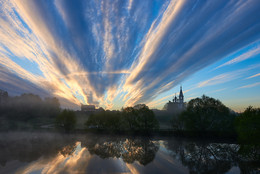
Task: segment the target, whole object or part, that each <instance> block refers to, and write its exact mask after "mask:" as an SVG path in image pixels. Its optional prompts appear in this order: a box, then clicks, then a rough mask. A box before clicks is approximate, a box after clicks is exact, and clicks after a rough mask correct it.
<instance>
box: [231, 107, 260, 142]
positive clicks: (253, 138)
mask: <svg viewBox="0 0 260 174" xmlns="http://www.w3.org/2000/svg"><path fill="white" fill-rule="evenodd" d="M235 125H236V131H237V133H238V138H239V140H240V141H241V142H246V143H249V144H258V145H260V108H253V107H252V106H249V107H248V108H247V109H246V110H245V111H244V112H243V113H242V114H241V115H240V116H238V117H237V118H236V121H235Z"/></svg>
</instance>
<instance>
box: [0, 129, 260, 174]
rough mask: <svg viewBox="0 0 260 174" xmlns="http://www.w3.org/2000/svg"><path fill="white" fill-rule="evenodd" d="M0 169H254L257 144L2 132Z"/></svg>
mask: <svg viewBox="0 0 260 174" xmlns="http://www.w3.org/2000/svg"><path fill="white" fill-rule="evenodd" d="M0 154H1V155H0V173H226V172H230V171H231V170H232V169H234V167H235V168H237V171H238V172H239V170H240V171H241V172H242V173H257V172H259V148H258V147H256V146H254V147H252V146H240V145H237V144H223V143H205V142H204V143H203V142H188V141H181V140H176V139H174V138H170V139H166V138H164V139H163V140H162V139H159V138H156V139H150V138H147V137H138V138H133V137H110V136H100V135H98V136H97V135H62V134H61V135H60V134H54V133H39V134H36V133H1V134H0Z"/></svg>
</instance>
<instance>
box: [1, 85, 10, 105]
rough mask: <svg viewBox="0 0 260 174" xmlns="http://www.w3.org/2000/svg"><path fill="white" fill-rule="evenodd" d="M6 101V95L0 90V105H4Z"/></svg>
mask: <svg viewBox="0 0 260 174" xmlns="http://www.w3.org/2000/svg"><path fill="white" fill-rule="evenodd" d="M7 100H8V93H7V92H6V91H3V90H1V89H0V105H2V104H6V102H7Z"/></svg>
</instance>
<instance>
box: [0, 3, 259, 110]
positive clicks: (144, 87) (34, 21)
mask: <svg viewBox="0 0 260 174" xmlns="http://www.w3.org/2000/svg"><path fill="white" fill-rule="evenodd" d="M259 9H260V1H258V0H229V1H226V0H218V1H204V0H164V1H162V0H149V1H148V0H147V1H146V0H88V1H81V0H73V1H69V0H17V1H15V0H9V1H8V0H2V1H0V89H2V90H6V91H8V93H9V95H13V96H14V95H20V94H22V93H34V94H37V95H39V96H41V97H46V96H55V97H57V98H58V99H59V100H60V103H61V105H62V107H64V108H72V109H79V107H80V105H81V104H94V105H96V106H97V107H103V108H106V109H120V108H122V107H126V106H133V105H135V104H138V103H145V104H147V105H148V106H149V107H150V108H157V109H161V108H162V107H163V106H164V104H165V103H166V102H168V100H172V98H173V97H174V96H175V93H176V95H178V92H179V90H180V86H181V85H182V88H183V91H184V100H185V101H186V102H188V101H189V100H190V99H192V98H196V97H200V96H202V95H203V94H205V95H208V96H210V97H214V98H216V99H219V100H221V101H222V102H223V103H224V104H225V105H226V106H228V107H230V108H231V109H233V110H235V111H237V112H242V111H243V110H244V109H245V108H246V107H248V106H249V105H251V106H254V107H260V10H259Z"/></svg>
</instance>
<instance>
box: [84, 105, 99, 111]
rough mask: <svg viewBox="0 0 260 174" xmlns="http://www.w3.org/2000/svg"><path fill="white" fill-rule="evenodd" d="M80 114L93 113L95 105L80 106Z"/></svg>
mask: <svg viewBox="0 0 260 174" xmlns="http://www.w3.org/2000/svg"><path fill="white" fill-rule="evenodd" d="M81 111H82V112H95V111H96V107H95V105H81Z"/></svg>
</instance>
